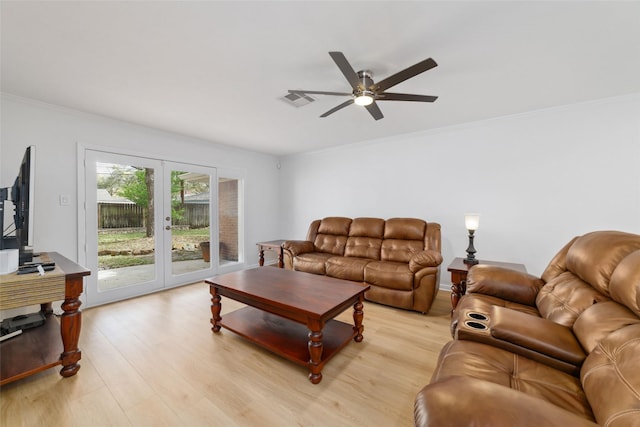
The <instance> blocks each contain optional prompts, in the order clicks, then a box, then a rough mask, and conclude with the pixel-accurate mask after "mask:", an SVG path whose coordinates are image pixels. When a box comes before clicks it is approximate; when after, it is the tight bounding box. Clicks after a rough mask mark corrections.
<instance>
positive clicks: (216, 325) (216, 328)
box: [209, 286, 222, 332]
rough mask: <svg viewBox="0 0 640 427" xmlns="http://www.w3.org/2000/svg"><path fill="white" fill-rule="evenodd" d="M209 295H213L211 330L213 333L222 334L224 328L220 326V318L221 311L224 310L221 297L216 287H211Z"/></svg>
mask: <svg viewBox="0 0 640 427" xmlns="http://www.w3.org/2000/svg"><path fill="white" fill-rule="evenodd" d="M209 293H210V294H211V325H212V326H211V330H212V331H213V332H220V329H221V327H222V326H221V325H220V321H221V320H222V318H221V317H220V309H221V308H222V304H221V303H220V295H219V294H218V290H217V289H216V287H215V286H209Z"/></svg>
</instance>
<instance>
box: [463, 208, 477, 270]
mask: <svg viewBox="0 0 640 427" xmlns="http://www.w3.org/2000/svg"><path fill="white" fill-rule="evenodd" d="M479 223H480V214H477V213H468V214H465V215H464V225H465V227H467V230H468V231H469V247H468V248H467V257H466V258H465V259H464V263H465V264H469V265H474V264H477V263H478V262H479V261H478V260H477V259H476V255H475V253H476V248H474V247H473V233H475V231H476V230H477V229H478V225H479Z"/></svg>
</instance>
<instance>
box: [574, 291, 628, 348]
mask: <svg viewBox="0 0 640 427" xmlns="http://www.w3.org/2000/svg"><path fill="white" fill-rule="evenodd" d="M637 323H640V318H638V316H636V315H635V314H633V313H632V312H631V311H630V310H629V309H628V308H626V307H624V306H623V305H622V304H618V303H617V302H615V301H605V302H601V303H598V304H594V305H592V306H591V307H589V308H587V309H586V310H585V311H584V312H583V313H582V314H581V315H580V316H578V318H577V319H576V322H575V323H574V324H573V333H574V334H575V335H576V337H577V338H578V340H579V341H580V344H581V345H582V347H583V348H584V349H585V350H586V351H587V353H590V352H591V351H593V349H594V348H595V347H596V345H598V343H600V341H602V339H604V338H605V337H606V336H607V335H609V334H610V333H611V332H613V331H617V330H618V329H621V328H623V327H625V326H628V325H635V324H637Z"/></svg>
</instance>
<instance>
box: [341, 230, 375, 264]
mask: <svg viewBox="0 0 640 427" xmlns="http://www.w3.org/2000/svg"><path fill="white" fill-rule="evenodd" d="M381 246H382V239H376V238H374V237H360V236H349V237H348V238H347V243H346V246H345V248H344V256H346V257H360V258H369V259H370V260H372V259H373V260H379V259H380V247H381Z"/></svg>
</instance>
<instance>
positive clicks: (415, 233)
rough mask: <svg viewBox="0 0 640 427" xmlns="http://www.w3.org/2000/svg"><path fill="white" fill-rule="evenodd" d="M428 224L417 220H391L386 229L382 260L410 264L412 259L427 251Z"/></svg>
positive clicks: (388, 221) (381, 252) (381, 253)
mask: <svg viewBox="0 0 640 427" xmlns="http://www.w3.org/2000/svg"><path fill="white" fill-rule="evenodd" d="M426 228H427V223H426V222H424V221H422V220H420V219H415V218H391V219H388V220H387V223H386V225H385V227H384V240H383V242H382V248H381V251H380V260H382V261H393V262H407V263H408V262H409V261H410V260H411V257H412V256H413V255H414V254H416V253H418V252H420V251H422V250H424V249H425V246H424V245H425V243H424V238H425V230H426Z"/></svg>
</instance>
